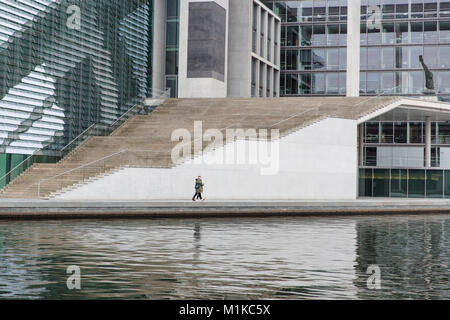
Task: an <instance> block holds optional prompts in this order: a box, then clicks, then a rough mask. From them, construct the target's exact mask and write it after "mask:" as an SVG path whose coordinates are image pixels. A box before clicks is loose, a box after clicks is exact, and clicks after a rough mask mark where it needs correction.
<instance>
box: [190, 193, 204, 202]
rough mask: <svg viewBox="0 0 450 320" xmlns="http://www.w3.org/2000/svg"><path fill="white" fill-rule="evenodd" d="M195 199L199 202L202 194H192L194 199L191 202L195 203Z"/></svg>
mask: <svg viewBox="0 0 450 320" xmlns="http://www.w3.org/2000/svg"><path fill="white" fill-rule="evenodd" d="M197 199H200V200H201V199H202V194H201V193H200V192H196V193H195V194H194V197H193V198H192V201H195V200H197Z"/></svg>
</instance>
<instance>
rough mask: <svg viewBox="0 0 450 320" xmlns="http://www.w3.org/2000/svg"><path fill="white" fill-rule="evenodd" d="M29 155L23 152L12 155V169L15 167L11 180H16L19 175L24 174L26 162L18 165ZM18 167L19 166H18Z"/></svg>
mask: <svg viewBox="0 0 450 320" xmlns="http://www.w3.org/2000/svg"><path fill="white" fill-rule="evenodd" d="M27 157H28V156H26V155H23V154H12V155H11V170H12V169H14V170H13V171H12V172H11V180H14V179H15V178H17V177H18V176H20V175H21V174H22V172H23V171H24V170H25V167H26V164H24V165H21V166H19V167H17V166H18V165H19V164H21V163H22V162H23V161H24V160H25V159H26V158H27ZM16 167H17V168H16Z"/></svg>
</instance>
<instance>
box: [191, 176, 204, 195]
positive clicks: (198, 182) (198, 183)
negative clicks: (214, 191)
mask: <svg viewBox="0 0 450 320" xmlns="http://www.w3.org/2000/svg"><path fill="white" fill-rule="evenodd" d="M203 186H204V184H203V181H202V177H201V176H198V178H197V179H195V194H194V197H193V198H192V201H196V200H198V199H200V200H202V201H203V200H205V199H203V198H202V193H203Z"/></svg>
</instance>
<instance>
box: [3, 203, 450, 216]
mask: <svg viewBox="0 0 450 320" xmlns="http://www.w3.org/2000/svg"><path fill="white" fill-rule="evenodd" d="M442 213H450V199H445V200H443V199H359V200H355V201H349V200H341V201H294V200H293V201H278V200H267V201H252V200H247V201H204V202H192V201H182V200H180V201H170V202H169V201H151V202H150V201H133V200H130V201H101V200H98V201H83V202H79V201H54V200H50V201H49V200H42V201H39V200H23V199H17V200H0V219H84V218H108V219H109V218H168V217H174V218H175V217H176V218H200V217H276V216H311V215H316V216H330V215H366V214H442Z"/></svg>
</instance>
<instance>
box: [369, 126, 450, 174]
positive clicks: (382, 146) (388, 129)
mask: <svg viewBox="0 0 450 320" xmlns="http://www.w3.org/2000/svg"><path fill="white" fill-rule="evenodd" d="M424 148H425V122H420V121H418V122H417V121H416V122H413V121H405V122H392V121H371V122H367V123H365V124H364V160H363V161H364V163H363V165H364V166H367V167H377V166H388V167H391V166H394V167H402V166H403V167H423V166H424ZM449 151H450V122H446V121H438V122H435V121H433V122H432V123H431V166H432V167H442V168H450V152H449Z"/></svg>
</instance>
